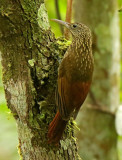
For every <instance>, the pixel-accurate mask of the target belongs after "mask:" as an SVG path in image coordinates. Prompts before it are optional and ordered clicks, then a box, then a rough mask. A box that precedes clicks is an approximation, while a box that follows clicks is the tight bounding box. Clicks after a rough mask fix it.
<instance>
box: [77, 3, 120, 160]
mask: <svg viewBox="0 0 122 160" xmlns="http://www.w3.org/2000/svg"><path fill="white" fill-rule="evenodd" d="M74 10H75V11H74V18H75V21H76V22H82V23H84V24H86V25H87V26H89V28H91V30H92V33H93V54H94V59H95V67H94V68H95V70H94V78H93V83H92V87H91V91H90V94H89V98H88V102H87V104H86V105H85V107H84V109H83V110H82V112H81V113H80V114H79V117H78V124H79V125H80V129H81V131H80V132H79V133H78V139H79V153H80V154H81V157H85V156H86V160H103V159H104V160H115V159H116V160H117V159H118V156H117V133H116V130H115V127H114V125H115V124H114V123H115V116H114V114H115V112H116V110H117V108H118V106H119V77H120V53H119V49H120V41H119V38H120V37H119V35H120V34H119V23H118V13H117V1H115V0H110V1H107V0H103V1H99V0H92V1H90V0H82V1H81V0H76V1H74ZM89 104H90V105H89ZM84 160H85V158H84Z"/></svg>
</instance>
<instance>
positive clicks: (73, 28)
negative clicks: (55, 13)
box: [52, 19, 91, 38]
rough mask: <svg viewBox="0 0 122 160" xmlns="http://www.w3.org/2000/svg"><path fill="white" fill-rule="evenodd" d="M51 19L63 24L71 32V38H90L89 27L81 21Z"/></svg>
mask: <svg viewBox="0 0 122 160" xmlns="http://www.w3.org/2000/svg"><path fill="white" fill-rule="evenodd" d="M52 21H54V22H57V23H59V24H61V25H63V26H65V27H66V28H67V29H69V31H70V32H71V34H72V36H73V38H90V37H91V31H90V29H89V28H88V27H87V26H86V25H84V24H82V23H68V22H64V21H61V20H58V19H52Z"/></svg>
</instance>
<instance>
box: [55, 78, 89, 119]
mask: <svg viewBox="0 0 122 160" xmlns="http://www.w3.org/2000/svg"><path fill="white" fill-rule="evenodd" d="M89 87H90V83H88V82H75V83H74V82H73V83H69V82H68V80H67V79H66V78H65V77H60V78H59V79H58V87H57V90H56V104H57V106H58V108H59V112H60V114H61V116H62V118H63V119H65V120H67V119H69V117H70V115H71V113H72V112H73V111H74V110H79V108H80V106H81V105H82V103H83V102H84V100H85V98H86V96H87V93H88V91H89Z"/></svg>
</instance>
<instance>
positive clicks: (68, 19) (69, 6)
mask: <svg viewBox="0 0 122 160" xmlns="http://www.w3.org/2000/svg"><path fill="white" fill-rule="evenodd" d="M72 2H73V0H67V11H66V19H65V21H66V22H69V23H71V17H72ZM64 36H65V38H66V39H69V30H68V29H65V31H64Z"/></svg>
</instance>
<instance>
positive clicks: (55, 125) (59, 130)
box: [48, 111, 67, 144]
mask: <svg viewBox="0 0 122 160" xmlns="http://www.w3.org/2000/svg"><path fill="white" fill-rule="evenodd" d="M66 124H67V121H65V120H63V119H62V118H61V115H60V113H59V111H58V112H57V113H56V115H55V117H54V119H53V121H52V122H51V123H50V124H49V129H48V143H55V144H58V143H59V141H60V139H61V137H62V135H63V132H64V130H65V128H66Z"/></svg>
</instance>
